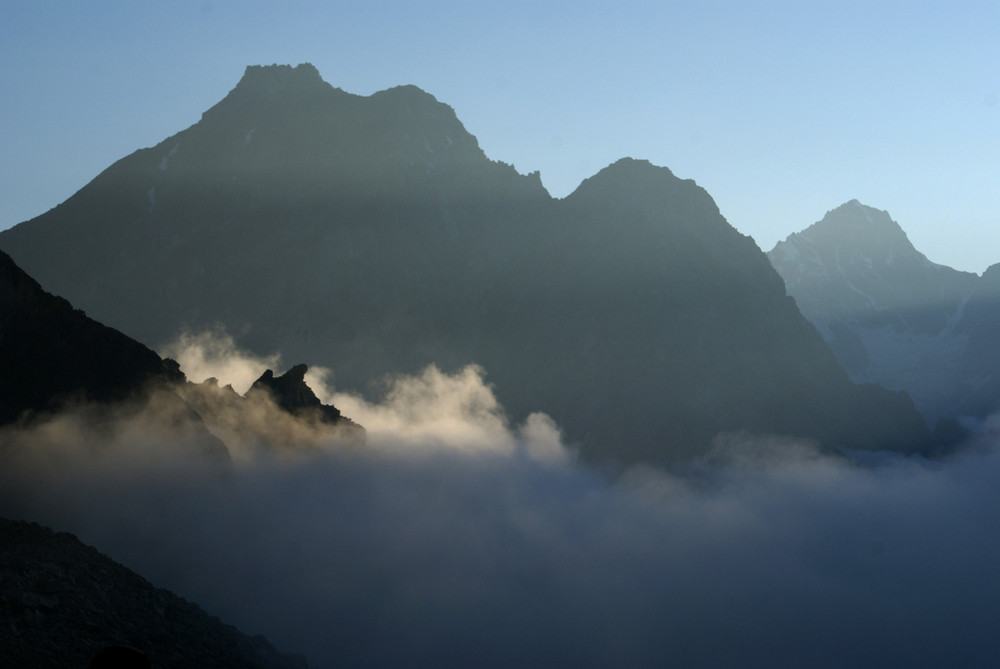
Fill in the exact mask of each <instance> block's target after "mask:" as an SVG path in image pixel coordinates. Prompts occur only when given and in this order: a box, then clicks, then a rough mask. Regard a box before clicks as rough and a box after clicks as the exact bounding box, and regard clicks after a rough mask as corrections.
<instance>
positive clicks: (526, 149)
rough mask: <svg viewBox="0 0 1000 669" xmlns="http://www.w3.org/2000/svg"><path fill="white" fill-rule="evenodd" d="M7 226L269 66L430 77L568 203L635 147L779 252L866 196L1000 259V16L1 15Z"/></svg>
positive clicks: (404, 7) (655, 11)
mask: <svg viewBox="0 0 1000 669" xmlns="http://www.w3.org/2000/svg"><path fill="white" fill-rule="evenodd" d="M0 59H2V60H0V62H2V64H3V67H2V68H0V90H2V91H3V103H2V104H0V229H2V228H6V227H9V226H11V225H13V224H15V223H18V222H20V221H22V220H26V219H28V218H31V217H34V216H36V215H38V214H40V213H43V212H44V211H46V210H47V209H49V208H51V207H52V206H55V205H56V204H57V203H59V202H61V201H62V200H64V199H66V198H67V197H69V196H70V195H71V194H72V193H73V192H75V191H76V190H77V189H79V188H81V187H82V186H84V185H85V184H86V183H87V182H88V181H89V180H90V179H92V178H93V177H94V176H96V175H97V174H98V172H100V171H101V170H102V169H104V168H105V167H107V166H108V165H110V164H111V163H112V162H113V161H115V160H117V159H118V158H120V157H122V156H124V155H127V154H128V153H131V152H132V151H134V150H135V149H138V148H141V147H145V146H150V145H153V144H156V143H157V142H159V141H160V140H162V139H164V138H166V137H167V136H168V135H171V134H173V133H175V132H177V131H179V130H182V129H183V128H185V127H187V126H189V125H191V124H193V123H195V122H197V121H198V119H199V118H200V115H201V112H203V111H204V110H206V109H207V108H209V107H210V106H212V105H213V104H214V103H215V102H217V101H218V100H219V99H221V98H222V97H223V96H225V94H226V93H227V92H228V91H229V90H230V89H231V88H232V87H233V86H235V85H236V82H237V81H238V80H239V78H240V76H241V75H242V73H243V69H244V67H245V66H246V65H248V64H268V63H290V64H297V63H300V62H311V63H313V64H314V65H316V67H317V68H319V71H320V73H321V74H322V76H323V78H324V79H325V80H326V81H328V82H329V83H331V84H333V85H334V86H337V87H340V88H343V89H344V90H347V91H350V92H352V93H359V94H369V93H372V92H374V91H376V90H380V89H383V88H388V87H390V86H395V85H399V84H407V83H412V84H416V85H418V86H420V87H421V88H423V89H424V90H426V91H428V92H429V93H432V94H433V95H434V96H435V97H437V98H438V99H439V100H441V101H442V102H445V103H447V104H449V105H451V106H452V107H453V108H454V109H455V111H456V112H457V114H458V116H459V118H460V119H461V120H462V121H463V123H464V124H465V126H466V128H467V129H468V130H469V131H470V132H471V133H472V134H474V135H476V137H478V139H479V142H480V145H481V146H482V147H483V149H484V150H485V151H486V153H487V155H489V156H490V157H491V158H494V159H496V160H503V161H505V162H508V163H513V164H514V166H515V167H516V168H517V169H518V170H519V171H521V172H531V171H534V170H540V171H541V174H542V181H543V183H544V184H545V186H546V187H547V188H548V189H549V191H550V192H551V193H552V194H553V195H555V196H557V197H562V196H565V195H566V194H568V193H569V192H570V191H571V190H573V188H575V187H576V186H577V185H578V184H579V182H580V181H581V180H582V179H584V178H586V177H588V176H590V175H592V174H593V173H595V172H597V171H598V170H599V169H601V168H602V167H604V166H606V165H607V164H609V163H611V162H613V161H614V160H616V159H618V158H620V157H623V156H633V157H636V158H647V159H649V160H651V161H652V162H654V163H656V164H658V165H665V166H667V167H669V168H671V169H672V170H673V171H674V173H675V174H677V175H678V176H681V177H684V178H691V179H694V180H695V181H697V182H698V183H699V184H700V185H702V186H704V187H705V188H706V189H707V190H708V192H709V193H710V194H711V195H712V197H713V198H715V201H716V202H717V203H718V205H719V207H720V209H721V210H722V213H723V214H724V215H725V216H726V218H727V219H728V220H729V222H730V223H731V224H732V225H733V226H735V227H736V228H737V229H738V230H740V231H741V232H743V233H745V234H749V235H751V236H753V237H754V239H755V240H756V241H757V243H758V244H759V245H760V246H761V248H763V249H764V250H765V251H766V250H769V249H770V248H771V247H772V246H773V245H774V244H775V242H777V241H778V240H780V239H783V238H784V237H786V236H787V235H788V234H790V233H792V232H795V231H797V230H800V229H802V228H804V227H806V226H807V225H809V224H810V223H813V222H814V221H816V220H818V219H820V218H821V217H822V216H823V214H824V213H825V212H826V211H827V210H829V209H832V208H834V207H836V206H838V205H840V204H842V203H843V202H845V201H847V200H850V199H853V198H857V199H859V200H861V201H862V202H864V203H865V204H868V205H871V206H874V207H877V208H879V209H887V210H888V211H889V213H890V214H891V215H892V216H893V218H894V219H896V220H897V221H898V222H899V223H900V224H901V225H902V226H903V228H904V229H905V230H906V231H907V232H908V234H909V235H910V239H911V240H912V241H913V242H914V244H915V245H916V246H917V248H919V249H920V250H921V251H923V252H924V253H925V254H926V255H927V256H928V257H929V258H930V259H931V260H933V261H935V262H940V263H944V264H948V265H951V266H954V267H957V268H959V269H965V270H971V271H976V272H981V271H982V270H984V269H985V268H986V267H987V266H988V265H990V264H993V263H996V262H1000V102H998V98H1000V2H997V1H995V0H991V1H986V0H981V1H979V2H962V1H957V2H956V1H952V2H947V3H946V2H943V1H942V2H933V3H932V2H918V1H908V2H879V1H878V0H869V1H868V2H843V1H841V2H832V1H831V2H805V1H803V2H772V1H760V2H753V1H750V0H745V1H742V2H740V1H736V0H733V1H731V2H721V1H719V2H712V1H705V0H702V1H699V2H694V1H691V2H688V1H677V2H670V1H666V0H661V1H660V2H621V1H619V2H614V3H613V2H585V1H576V2H545V1H544V0H537V1H535V2H520V1H517V0H507V1H505V2H469V1H468V0H466V1H463V2H450V1H443V0H441V1H428V2H416V1H412V2H406V1H404V0H399V1H397V2H384V1H374V0H368V1H363V2H323V3H318V2H295V1H286V2H282V3H265V2H230V1H227V0H206V1H202V0H195V1H192V2H188V1H185V0H174V1H171V2H152V1H142V2H139V1H131V2H100V1H95V2H86V3H84V2H46V1H44V0H33V1H24V2H15V1H11V0H0Z"/></svg>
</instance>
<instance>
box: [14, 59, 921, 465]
mask: <svg viewBox="0 0 1000 669" xmlns="http://www.w3.org/2000/svg"><path fill="white" fill-rule="evenodd" d="M0 247H2V248H4V249H5V250H7V251H8V252H9V253H11V254H12V255H13V256H14V257H15V258H16V259H17V260H18V262H19V263H23V266H24V267H25V268H26V269H28V271H29V272H31V273H32V274H33V275H34V276H37V277H39V279H40V280H41V282H42V283H43V285H45V286H46V287H48V288H49V289H51V290H55V291H57V292H59V293H60V294H64V295H66V296H67V297H69V298H70V299H71V300H73V301H74V303H75V304H79V305H81V306H83V307H84V308H86V309H87V310H88V311H89V312H90V313H92V314H93V315H95V316H97V317H98V318H100V319H101V320H103V321H105V322H108V323H110V324H112V325H114V326H115V327H119V328H121V329H122V330H123V331H124V332H127V333H129V334H130V335H133V336H135V337H137V338H138V339H139V340H140V341H143V342H145V343H147V344H149V345H151V346H158V345H161V344H163V343H165V342H167V341H169V340H170V339H172V338H173V337H174V336H175V335H176V334H177V333H178V332H180V331H182V330H183V329H186V328H193V329H203V328H208V327H211V326H214V325H215V324H217V323H222V324H223V325H224V326H225V327H226V328H227V329H228V331H229V332H230V333H231V334H233V335H234V336H235V337H236V338H237V340H238V342H239V343H240V344H241V345H243V346H245V347H248V348H250V349H251V350H254V351H257V352H259V353H264V354H270V353H273V352H275V351H280V352H281V353H283V354H284V355H285V357H286V358H292V359H305V360H311V361H314V362H316V363H317V364H323V365H326V366H328V367H332V368H333V371H334V378H333V381H334V383H335V385H336V386H337V387H338V388H340V389H353V390H365V389H366V387H367V385H368V384H370V383H371V382H373V381H377V380H378V379H379V378H380V377H381V376H382V375H385V374H394V373H406V372H415V371H417V370H419V369H420V368H422V367H423V366H425V365H427V364H430V363H435V364H437V365H439V366H440V367H442V368H444V369H446V370H450V369H455V368H457V367H459V366H461V365H465V364H467V363H470V362H475V363H479V364H481V365H482V366H484V367H485V368H486V370H487V373H488V375H489V378H490V380H492V381H493V382H494V383H495V385H496V392H497V395H498V397H499V399H500V400H501V402H502V403H503V404H504V405H505V406H506V407H507V408H508V410H509V411H510V413H511V417H512V418H513V419H516V420H520V419H522V418H523V417H524V416H525V415H526V414H527V413H528V412H530V411H545V412H548V413H549V414H551V415H552V417H553V418H555V420H556V421H557V422H558V423H559V424H560V425H561V426H562V427H563V428H564V429H565V431H566V436H567V438H568V439H569V441H571V442H577V443H580V444H581V446H582V449H583V452H584V454H585V455H589V456H593V457H597V458H607V457H610V458H615V459H619V460H624V461H634V460H652V461H659V462H664V461H671V460H676V459H678V458H683V457H686V456H689V455H692V454H696V453H701V452H704V451H705V449H707V448H708V447H709V444H710V442H711V440H712V439H713V437H714V436H715V435H716V434H718V433H719V432H725V431H732V430H743V429H746V430H752V431H762V432H776V433H781V434H791V435H796V436H801V437H810V438H816V439H819V440H821V441H822V442H824V443H825V444H827V445H829V446H834V447H835V446H843V445H847V446H855V447H872V448H874V447H889V448H900V449H904V450H908V449H918V448H921V447H922V446H923V445H924V442H925V440H926V437H927V434H926V429H925V428H924V427H923V424H922V421H921V420H920V417H919V415H918V414H917V413H916V412H915V410H914V409H913V407H912V404H911V403H910V401H909V399H908V398H907V397H906V396H905V395H902V394H892V393H886V392H884V391H882V390H881V389H878V388H875V387H856V386H854V385H852V384H851V383H850V382H849V381H848V379H847V377H846V376H845V375H844V373H843V372H842V370H840V368H839V367H838V366H837V365H836V363H835V361H834V359H833V358H832V356H831V355H830V353H829V351H828V350H827V349H826V348H825V346H824V345H823V343H822V341H821V340H820V339H819V337H818V336H817V335H816V333H815V332H814V331H813V330H812V328H811V327H809V326H808V324H806V322H805V321H804V320H803V319H802V317H801V316H800V315H799V314H798V313H797V311H796V310H795V307H794V304H793V303H792V302H791V301H790V300H789V299H787V298H786V296H785V291H784V287H783V286H782V283H781V281H780V279H779V278H778V276H777V275H776V274H775V273H774V271H773V270H772V269H771V268H770V267H769V266H768V263H767V260H766V258H765V257H764V255H763V254H762V253H761V252H760V251H759V249H757V248H756V246H755V245H754V244H753V242H752V241H751V240H749V239H748V238H745V237H743V236H742V235H740V234H739V233H737V232H736V231H735V230H733V229H732V227H731V226H730V225H729V224H728V223H727V222H726V221H725V220H724V219H723V218H722V216H721V215H720V214H719V211H718V209H717V208H716V206H715V204H714V202H712V199H711V198H710V197H709V196H708V195H707V193H705V192H704V190H702V189H701V188H699V187H697V186H696V185H695V184H694V183H693V182H690V181H683V180H680V179H678V178H676V177H675V176H674V175H673V174H671V173H670V172H669V170H666V169H664V168H657V167H654V166H652V165H650V164H648V163H645V162H640V161H634V160H624V161H621V162H619V163H616V164H615V165H612V166H611V167H609V168H607V169H606V170H603V171H602V172H601V173H600V174H598V175H596V176H595V177H593V178H592V179H589V180H587V181H586V182H585V183H584V184H582V185H581V187H580V188H579V189H578V190H577V192H575V193H574V194H573V195H571V196H570V197H568V198H566V199H565V200H553V199H552V198H550V197H549V196H548V194H547V193H546V192H545V191H544V189H543V188H542V186H541V183H540V181H539V179H538V176H537V175H531V176H522V175H519V174H518V173H517V172H516V171H515V170H514V169H513V168H512V167H511V166H509V165H504V164H502V163H497V162H493V161H491V160H489V159H488V158H487V157H486V156H485V155H484V154H483V152H482V151H481V149H480V148H479V146H478V143H477V142H476V139H475V138H474V137H473V136H472V135H470V134H469V133H468V132H467V131H466V130H465V128H464V127H463V126H462V124H461V123H460V122H459V121H458V119H457V118H456V116H455V113H454V111H453V110H452V109H451V108H449V107H448V106H446V105H443V104H441V103H439V102H438V101H436V100H435V99H434V98H433V97H431V96H430V95H428V94H426V93H424V92H422V91H420V90H419V89H416V88H413V87H401V88H396V89H391V90H387V91H382V92H380V93H376V94H374V95H372V96H370V97H359V96H355V95H351V94H349V93H345V92H344V91H341V90H339V89H335V88H333V87H331V86H329V85H328V84H326V83H325V82H323V81H322V79H321V78H320V77H319V74H318V73H317V72H316V70H315V69H314V68H312V67H311V66H307V65H302V66H299V67H296V68H290V67H287V66H273V67H263V68H261V67H250V68H248V69H247V72H246V74H245V75H244V77H243V79H242V80H241V81H240V82H239V84H238V85H237V86H236V88H235V89H234V90H233V91H232V92H230V94H229V95H228V96H227V97H226V98H225V99H224V100H222V101H221V102H220V103H219V104H218V105H216V106H215V107H213V108H212V109H210V110H209V111H208V112H206V113H205V114H204V115H203V118H202V120H201V121H200V122H199V123H197V124H196V125H194V126H192V127H191V128H189V129H187V130H185V131H183V132H181V133H178V134H177V135H175V136H173V137H171V138H169V139H167V140H165V141H164V142H162V143H161V144H159V145H158V146H156V147H153V148H150V149H144V150H141V151H137V152H136V153H134V154H132V155H131V156H128V157H126V158H124V159H122V160H121V161H119V162H117V163H115V164H114V165H112V166H111V167H110V168H108V169H107V170H106V171H105V172H103V173H102V174H101V175H99V176H98V177H97V178H96V179H95V180H94V181H93V182H91V183H90V184H88V185H87V186H86V187H85V188H83V189H82V190H81V191H80V192H78V193H77V194H76V195H74V196H73V197H71V198H70V199H69V200H67V201H66V202H65V203H63V204H62V205H60V206H58V207H56V208H55V209H53V210H52V211H50V212H48V213H46V214H44V215H42V216H40V217H38V218H36V219H34V220H32V221H28V222H26V223H23V224H21V225H19V226H16V227H15V228H13V229H11V230H8V231H5V232H3V233H0Z"/></svg>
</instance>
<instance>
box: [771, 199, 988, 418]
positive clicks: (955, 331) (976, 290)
mask: <svg viewBox="0 0 1000 669" xmlns="http://www.w3.org/2000/svg"><path fill="white" fill-rule="evenodd" d="M768 257H769V258H770V260H771V263H772V264H773V265H774V267H775V269H776V270H777V271H778V273H779V274H780V275H781V276H782V278H783V279H784V281H785V284H786V285H787V288H788V292H789V294H790V295H792V296H793V297H794V298H795V301H796V302H797V303H798V306H799V308H800V309H801V311H802V313H803V314H804V315H805V317H806V318H808V319H809V321H810V322H811V323H812V324H813V325H814V326H815V327H816V329H817V330H818V331H819V332H820V334H821V335H822V336H823V338H824V339H825V340H826V341H827V343H828V344H829V345H830V347H831V348H832V349H833V351H834V353H835V355H836V356H837V359H838V360H839V362H840V363H841V365H843V367H844V369H845V370H847V372H848V374H849V375H850V376H851V378H852V379H853V380H855V381H858V382H874V383H878V384H880V385H883V386H885V387H886V388H891V389H896V390H905V391H906V392H907V393H909V394H910V395H911V396H912V397H913V398H914V401H915V402H916V404H917V406H918V408H919V409H920V410H921V412H922V413H923V414H924V416H925V417H926V418H927V419H928V420H929V421H931V422H933V421H936V420H937V419H939V418H941V417H954V416H958V415H962V414H971V415H976V416H983V415H985V414H986V413H988V412H989V411H991V410H994V409H995V408H996V407H997V404H996V400H997V398H998V397H1000V395H998V394H997V392H996V391H997V387H996V386H995V385H993V386H992V388H991V387H990V384H991V383H992V379H993V378H995V377H996V376H997V373H998V372H1000V357H998V355H997V353H996V352H995V351H994V350H993V349H994V348H995V347H994V346H989V345H986V346H984V345H983V344H984V343H985V342H987V341H994V342H995V341H996V337H997V335H1000V327H998V324H997V321H996V318H995V316H993V315H992V314H995V313H996V307H997V306H998V305H1000V302H998V295H1000V290H998V289H997V288H998V287H997V286H991V285H990V284H991V282H990V274H991V273H990V272H987V273H986V274H985V275H984V276H983V277H977V276H976V275H975V274H971V273H967V272H959V271H956V270H954V269H951V268H950V267H945V266H943V265H937V264H934V263H932V262H930V261H929V260H928V259H927V258H926V257H925V256H924V255H923V254H922V253H920V252H919V251H917V250H916V249H915V248H914V247H913V245H912V244H911V243H910V241H909V239H907V237H906V234H905V233H904V232H903V230H902V229H901V228H900V226H899V225H898V224H897V223H896V222H895V221H893V220H892V219H891V218H890V217H889V214H888V213H887V212H885V211H879V210H877V209H873V208H871V207H868V206H865V205H863V204H861V203H859V202H858V201H857V200H852V201H851V202H848V203H846V204H844V205H842V206H840V207H838V208H836V209H834V210H832V211H830V212H828V213H827V214H826V216H825V217H824V218H823V219H822V220H821V221H819V222H818V223H815V224H813V225H812V226H810V227H809V228H807V229H805V230H803V231H802V232H800V233H796V234H793V235H791V236H790V237H788V239H786V240H785V241H783V242H780V243H779V244H778V245H777V246H775V247H774V249H773V250H772V251H771V252H770V253H769V254H768ZM977 342H978V343H977Z"/></svg>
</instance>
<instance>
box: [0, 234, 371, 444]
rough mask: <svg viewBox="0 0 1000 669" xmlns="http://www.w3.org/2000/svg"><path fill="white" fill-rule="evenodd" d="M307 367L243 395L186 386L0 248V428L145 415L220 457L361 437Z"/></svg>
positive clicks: (168, 366) (2, 438)
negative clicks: (64, 417)
mask: <svg viewBox="0 0 1000 669" xmlns="http://www.w3.org/2000/svg"><path fill="white" fill-rule="evenodd" d="M306 369H307V367H306V366H305V365H296V366H294V367H293V368H292V369H291V370H289V371H288V372H286V373H285V374H284V375H282V376H278V377H275V376H274V373H273V372H272V371H271V370H267V372H266V373H265V374H264V375H263V376H262V377H261V378H260V379H259V380H258V381H257V382H256V383H255V384H254V386H253V388H251V392H248V393H247V395H246V396H245V397H244V396H240V395H238V394H237V393H236V392H235V391H233V390H232V389H231V388H229V389H228V390H226V389H219V388H218V387H217V386H213V384H212V383H205V384H199V385H195V384H191V383H188V382H187V379H186V378H185V376H184V374H183V372H181V371H180V369H179V367H178V365H177V363H176V362H174V361H173V360H169V359H162V358H160V356H159V355H157V354H156V353H155V352H153V351H152V350H150V349H149V348H147V347H146V346H144V345H142V344H140V343H139V342H137V341H135V340H133V339H131V338H129V337H127V336H125V335H124V334H122V333H121V332H119V331H118V330H114V329H112V328H109V327H107V326H105V325H102V324H101V323H98V322H97V321H95V320H93V319H91V318H89V317H88V316H87V315H86V314H85V313H83V312H82V311H80V310H78V309H75V308H73V306H72V305H71V304H70V303H69V302H67V301H66V300H65V299H63V298H61V297H56V296H55V295H51V294H49V293H47V292H45V291H44V290H42V288H41V286H40V285H39V284H38V282H36V281H35V280H34V279H32V278H31V277H30V276H28V275H27V274H26V273H25V272H24V271H23V270H21V268H20V267H18V266H17V265H16V264H15V263H14V261H13V260H12V259H11V258H10V256H8V255H7V254H5V253H3V252H2V251H0V426H4V425H10V426H12V428H11V429H15V428H18V427H20V428H29V429H30V428H31V427H33V426H34V425H35V424H36V423H38V422H44V421H45V420H46V419H47V418H51V417H52V416H53V415H54V414H57V413H58V412H60V411H64V410H65V411H74V412H78V413H80V414H81V415H83V416H85V417H86V418H87V423H86V424H88V425H90V426H91V427H94V428H95V429H97V430H103V429H106V428H108V427H109V426H112V427H113V426H114V425H115V424H116V421H122V420H123V419H126V418H140V417H141V418H142V419H143V420H145V421H146V422H147V426H150V427H151V426H154V425H155V426H156V427H157V428H161V429H165V430H167V432H168V433H169V434H171V435H172V436H173V437H174V438H175V440H176V441H177V442H179V443H186V444H192V445H194V447H195V448H196V449H197V450H198V451H199V452H201V453H203V454H207V455H209V456H211V457H214V458H221V459H227V458H228V457H230V456H231V455H232V451H233V449H234V448H237V447H239V446H240V445H242V444H244V443H246V442H247V441H248V440H251V439H253V440H254V441H257V442H260V443H262V444H263V443H266V444H269V445H270V446H269V447H271V448H273V447H275V446H274V445H280V446H288V445H290V444H292V442H294V445H297V446H302V445H309V444H313V445H315V444H317V443H320V442H323V441H324V440H326V441H330V440H332V441H336V442H341V443H345V444H355V445H356V444H361V443H364V439H365V437H364V434H365V432H364V428H362V427H361V426H359V425H357V424H355V423H354V422H352V421H351V420H350V419H348V418H347V417H345V416H342V415H341V414H340V411H339V410H337V408H336V407H333V406H330V405H325V404H322V403H321V402H320V400H319V398H317V397H316V395H315V394H314V393H313V391H312V390H311V389H310V388H309V387H308V386H307V385H306V383H305V378H304V377H305V372H306ZM276 424H280V425H282V426H284V427H285V428H291V426H292V424H294V426H295V427H296V428H297V429H295V430H292V429H288V430H287V431H288V432H295V433H297V434H302V433H303V429H302V428H304V427H307V428H308V429H307V430H305V431H304V432H305V434H306V435H307V437H308V438H306V439H299V440H293V439H291V438H290V437H285V438H282V439H274V438H271V437H273V436H274V435H273V430H272V429H270V426H272V425H276ZM233 426H239V427H238V429H236V428H234V427H233ZM78 427H81V426H78ZM12 434H14V433H13V432H10V433H7V435H4V434H2V433H0V446H3V447H7V446H8V443H7V441H8V438H10V437H11V435H12ZM218 435H223V436H224V437H225V438H224V439H222V440H221V441H220V439H219V438H218ZM79 438H80V440H83V436H82V435H81V436H80V437H79ZM6 455H8V453H7V452H6V451H5V450H4V449H2V448H0V456H6Z"/></svg>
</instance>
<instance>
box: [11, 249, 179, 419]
mask: <svg viewBox="0 0 1000 669" xmlns="http://www.w3.org/2000/svg"><path fill="white" fill-rule="evenodd" d="M183 380H184V375H183V374H182V373H181V372H180V370H179V368H178V367H177V364H176V363H175V362H173V361H171V360H162V359H161V358H160V356H158V355H157V354H156V353H154V352H153V351H151V350H150V349H148V348H146V347H145V346H143V345H142V344H140V343H139V342H137V341H134V340H132V339H130V338H128V337H126V336H125V335H123V334H122V333H121V332H118V331H117V330H114V329H112V328H109V327H106V326H104V325H101V324H100V323H98V322H96V321H94V320H92V319H90V318H88V317H87V316H86V314H84V313H83V312H82V311H79V310H77V309H74V308H73V307H72V306H71V305H70V303H69V302H67V301H66V300H64V299H62V298H59V297H56V296H54V295H50V294H49V293H46V292H45V291H43V290H42V288H41V286H39V284H38V282H36V281H35V280H34V279H32V278H31V277H30V276H28V275H27V274H25V273H24V272H23V271H22V270H21V269H20V268H19V267H18V266H17V265H16V264H15V263H14V261H13V260H11V258H10V256H8V255H7V254H6V253H3V252H2V251H0V425H2V424H4V423H9V422H12V421H14V420H16V419H18V418H19V417H21V416H22V415H23V414H24V413H25V412H51V411H54V410H57V409H58V408H60V407H61V406H62V405H64V404H65V403H67V402H71V401H72V402H88V401H89V402H114V401H122V400H125V399H129V398H132V397H135V396H136V395H138V394H139V393H140V392H141V391H143V390H144V389H145V388H146V387H147V386H148V385H150V384H160V385H163V384H172V383H177V382H180V381H183Z"/></svg>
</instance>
